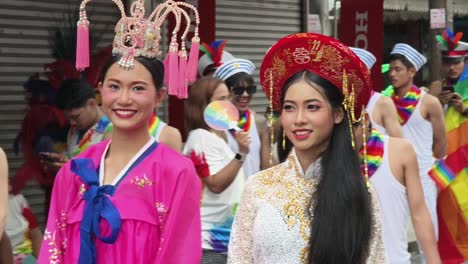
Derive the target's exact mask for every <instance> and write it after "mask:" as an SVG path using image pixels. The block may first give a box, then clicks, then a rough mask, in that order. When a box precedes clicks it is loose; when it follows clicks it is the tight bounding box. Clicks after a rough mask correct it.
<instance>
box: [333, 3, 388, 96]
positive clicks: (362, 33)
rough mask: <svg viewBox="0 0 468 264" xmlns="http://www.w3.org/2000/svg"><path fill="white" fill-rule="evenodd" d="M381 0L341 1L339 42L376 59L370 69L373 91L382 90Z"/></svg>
mask: <svg viewBox="0 0 468 264" xmlns="http://www.w3.org/2000/svg"><path fill="white" fill-rule="evenodd" d="M383 31H384V23H383V0H342V1H341V17H340V37H339V39H340V41H342V42H343V43H344V44H346V45H348V46H350V47H356V48H361V49H365V50H368V51H369V52H371V53H372V54H374V56H375V57H376V58H377V62H376V63H375V64H374V67H372V70H371V71H372V82H373V85H374V90H376V91H380V90H382V85H383V84H382V73H381V65H382V62H383V37H384V35H383V34H384V33H383Z"/></svg>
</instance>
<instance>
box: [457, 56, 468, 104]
mask: <svg viewBox="0 0 468 264" xmlns="http://www.w3.org/2000/svg"><path fill="white" fill-rule="evenodd" d="M454 88H455V92H457V93H458V94H460V95H461V97H462V99H463V101H466V100H468V64H465V68H464V69H463V72H462V74H461V75H460V79H458V82H457V84H456V85H455V87H454Z"/></svg>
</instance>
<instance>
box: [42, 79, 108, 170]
mask: <svg viewBox="0 0 468 264" xmlns="http://www.w3.org/2000/svg"><path fill="white" fill-rule="evenodd" d="M56 104H57V106H58V107H59V108H60V109H61V110H63V112H64V114H65V117H66V118H67V120H68V122H69V123H70V126H71V127H70V130H69V132H68V136H67V148H66V151H65V153H63V154H62V153H54V152H42V153H41V159H42V161H43V163H44V164H45V166H46V168H49V169H52V170H54V169H55V170H56V171H58V169H60V168H61V167H62V166H63V165H64V164H65V163H66V162H67V161H68V160H69V159H70V158H73V157H74V156H76V155H78V154H80V153H81V152H83V151H85V150H86V149H87V148H88V147H90V146H92V145H94V144H96V143H99V142H101V141H102V140H103V139H104V138H105V137H104V135H105V133H106V130H107V129H108V126H109V125H110V121H109V119H108V118H107V117H106V116H105V115H104V113H103V112H102V111H101V109H100V107H99V105H98V102H97V101H96V96H95V91H94V89H93V88H92V87H91V86H90V85H89V83H88V82H87V81H86V80H78V79H69V80H65V81H64V82H63V83H62V85H61V87H60V89H59V91H58V93H57V97H56Z"/></svg>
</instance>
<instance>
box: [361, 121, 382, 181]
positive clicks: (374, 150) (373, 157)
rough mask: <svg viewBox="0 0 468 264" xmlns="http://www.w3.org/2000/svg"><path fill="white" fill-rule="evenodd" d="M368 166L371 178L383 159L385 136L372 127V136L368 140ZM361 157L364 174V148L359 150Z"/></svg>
mask: <svg viewBox="0 0 468 264" xmlns="http://www.w3.org/2000/svg"><path fill="white" fill-rule="evenodd" d="M366 149H367V167H368V173H369V178H370V177H372V175H373V174H374V173H375V172H376V171H377V169H378V168H379V166H380V164H382V161H383V155H384V136H383V135H382V134H381V133H380V132H379V131H377V130H375V129H372V132H371V136H370V137H369V139H368V140H367V146H366ZM359 156H360V158H361V171H362V173H363V175H364V166H365V165H364V158H365V157H364V149H361V151H360V152H359Z"/></svg>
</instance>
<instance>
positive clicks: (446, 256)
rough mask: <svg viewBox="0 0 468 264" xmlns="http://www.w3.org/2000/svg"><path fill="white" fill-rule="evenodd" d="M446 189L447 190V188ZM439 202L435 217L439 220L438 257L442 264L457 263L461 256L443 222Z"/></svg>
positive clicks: (461, 260)
mask: <svg viewBox="0 0 468 264" xmlns="http://www.w3.org/2000/svg"><path fill="white" fill-rule="evenodd" d="M447 191H448V190H447ZM439 206H440V203H437V218H438V220H439V221H438V222H439V241H438V243H437V245H438V247H439V254H440V258H441V259H442V263H443V264H459V263H462V262H463V256H462V255H461V254H460V252H459V251H458V248H457V247H456V245H455V241H453V239H452V236H451V235H450V232H449V230H448V228H447V226H446V224H445V220H444V218H443V216H442V214H441V212H440V210H441V208H439Z"/></svg>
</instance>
